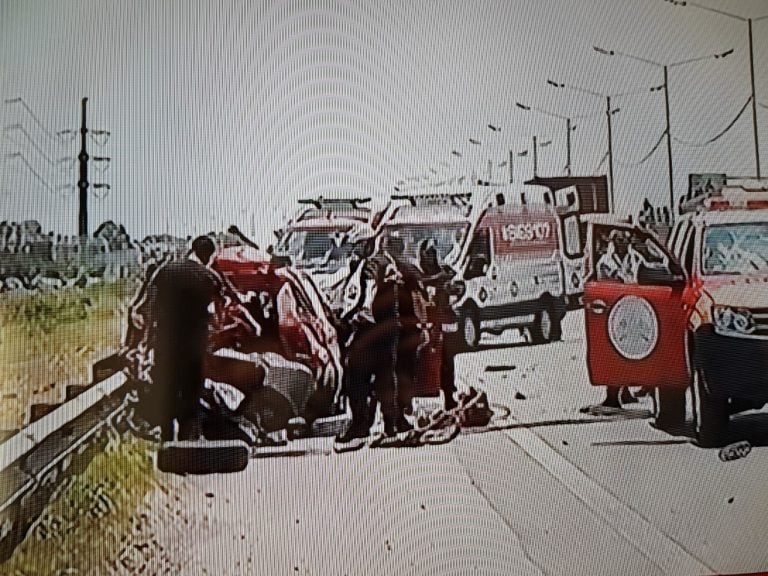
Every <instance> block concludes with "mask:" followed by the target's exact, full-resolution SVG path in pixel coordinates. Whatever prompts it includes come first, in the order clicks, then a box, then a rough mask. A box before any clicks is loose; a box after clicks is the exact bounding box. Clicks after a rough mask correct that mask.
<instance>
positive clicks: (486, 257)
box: [465, 228, 491, 280]
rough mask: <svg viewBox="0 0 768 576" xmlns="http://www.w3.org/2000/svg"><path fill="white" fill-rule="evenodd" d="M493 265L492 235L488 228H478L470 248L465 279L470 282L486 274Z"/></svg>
mask: <svg viewBox="0 0 768 576" xmlns="http://www.w3.org/2000/svg"><path fill="white" fill-rule="evenodd" d="M490 263H491V235H490V232H489V229H488V228H478V230H477V232H476V233H475V237H474V238H472V243H471V244H470V246H469V262H468V263H467V271H466V274H465V277H466V278H467V279H468V280H469V279H471V278H477V277H478V276H482V275H483V274H485V271H486V269H487V268H488V265H489V264H490Z"/></svg>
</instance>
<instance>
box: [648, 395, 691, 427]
mask: <svg viewBox="0 0 768 576" xmlns="http://www.w3.org/2000/svg"><path fill="white" fill-rule="evenodd" d="M653 417H654V419H655V421H656V427H657V428H660V429H662V430H667V431H672V430H675V429H677V430H679V429H680V428H682V426H683V425H684V424H685V389H680V388H661V387H659V388H655V389H654V391H653Z"/></svg>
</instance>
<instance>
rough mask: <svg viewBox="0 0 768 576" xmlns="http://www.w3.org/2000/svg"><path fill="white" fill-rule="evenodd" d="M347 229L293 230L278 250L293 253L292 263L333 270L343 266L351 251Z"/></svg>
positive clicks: (300, 266)
mask: <svg viewBox="0 0 768 576" xmlns="http://www.w3.org/2000/svg"><path fill="white" fill-rule="evenodd" d="M352 248H353V244H352V243H351V242H349V239H348V230H343V229H331V228H324V229H303V230H293V231H291V232H289V233H288V235H287V236H286V237H285V238H284V239H283V242H281V246H280V251H281V252H284V253H287V254H292V255H294V261H293V265H294V266H296V267H298V268H304V269H307V268H311V269H315V270H323V271H327V272H331V273H332V272H334V271H336V270H338V269H339V268H341V267H342V266H344V264H345V263H346V262H347V261H348V260H349V258H350V255H351V253H352Z"/></svg>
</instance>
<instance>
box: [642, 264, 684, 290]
mask: <svg viewBox="0 0 768 576" xmlns="http://www.w3.org/2000/svg"><path fill="white" fill-rule="evenodd" d="M637 283H638V284H639V285H641V286H681V285H683V284H685V276H684V275H683V273H682V271H680V270H674V269H672V270H670V269H669V268H666V267H665V268H649V267H646V266H641V267H640V269H639V270H638V271H637Z"/></svg>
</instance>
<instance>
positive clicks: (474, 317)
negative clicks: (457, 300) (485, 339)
mask: <svg viewBox="0 0 768 576" xmlns="http://www.w3.org/2000/svg"><path fill="white" fill-rule="evenodd" d="M459 329H460V330H461V337H462V344H463V345H464V347H465V348H466V349H467V350H476V349H477V347H478V346H479V345H480V336H481V328H480V319H479V314H478V312H477V309H476V308H475V307H474V306H473V307H468V308H465V309H464V310H462V312H461V317H460V321H459Z"/></svg>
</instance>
